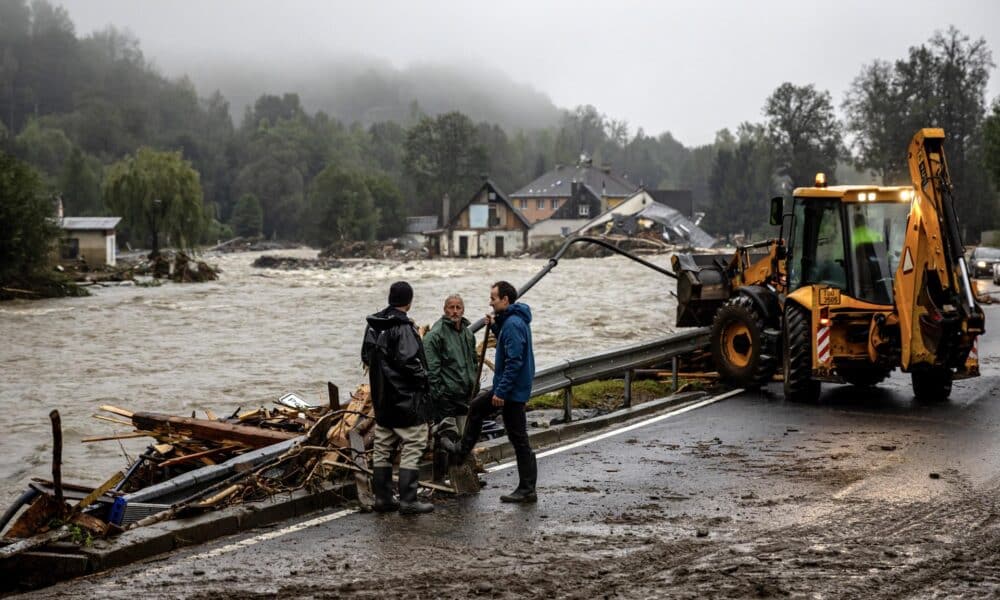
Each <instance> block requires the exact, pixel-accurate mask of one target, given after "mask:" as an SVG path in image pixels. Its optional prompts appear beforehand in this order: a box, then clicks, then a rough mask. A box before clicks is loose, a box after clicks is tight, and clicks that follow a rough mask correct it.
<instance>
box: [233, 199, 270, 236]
mask: <svg viewBox="0 0 1000 600" xmlns="http://www.w3.org/2000/svg"><path fill="white" fill-rule="evenodd" d="M229 222H230V225H232V226H233V232H234V233H235V234H236V235H239V236H243V237H257V236H259V235H260V234H261V231H263V227H264V211H263V210H261V208H260V200H258V199H257V196H254V195H253V194H243V195H242V196H240V199H239V200H237V201H236V207H235V208H233V217H232V218H231V219H230V221H229Z"/></svg>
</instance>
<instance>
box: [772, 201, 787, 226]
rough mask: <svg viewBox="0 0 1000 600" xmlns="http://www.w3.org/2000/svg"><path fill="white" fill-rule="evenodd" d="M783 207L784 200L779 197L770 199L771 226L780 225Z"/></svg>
mask: <svg viewBox="0 0 1000 600" xmlns="http://www.w3.org/2000/svg"><path fill="white" fill-rule="evenodd" d="M784 205H785V199H784V198H782V197H781V196H775V197H774V198H771V225H781V215H782V211H783V209H784Z"/></svg>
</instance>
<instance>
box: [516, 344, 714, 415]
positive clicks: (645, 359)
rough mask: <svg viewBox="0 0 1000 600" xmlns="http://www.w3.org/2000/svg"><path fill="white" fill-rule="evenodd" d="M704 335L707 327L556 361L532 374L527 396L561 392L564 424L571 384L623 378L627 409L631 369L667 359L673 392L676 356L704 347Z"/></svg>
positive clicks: (569, 410)
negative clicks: (672, 378)
mask: <svg viewBox="0 0 1000 600" xmlns="http://www.w3.org/2000/svg"><path fill="white" fill-rule="evenodd" d="M708 334H709V328H708V327H700V328H698V329H690V330H687V331H684V332H682V333H675V334H672V335H668V336H666V337H663V338H660V339H658V340H653V341H650V342H642V343H639V344H635V345H632V346H625V347H623V348H616V349H614V350H608V351H605V352H601V353H598V354H593V355H590V356H584V357H582V358H574V359H570V360H563V361H560V362H558V363H556V364H554V365H551V366H548V367H545V368H544V369H542V370H540V371H536V372H535V380H534V382H533V383H532V386H531V395H532V397H534V396H540V395H542V394H550V393H552V392H558V391H559V390H563V392H564V396H563V418H564V420H565V421H567V422H568V421H570V420H572V410H573V393H572V387H573V386H574V385H579V384H581V383H587V382H589V381H596V380H598V379H608V378H611V377H616V376H620V375H624V377H625V406H626V407H627V406H631V404H632V371H633V370H634V369H641V368H644V367H651V366H655V365H662V364H664V363H665V362H666V361H668V360H670V361H671V370H672V372H673V376H674V389H676V388H677V357H678V356H680V355H681V354H685V353H687V352H691V351H693V350H700V349H702V348H706V347H708Z"/></svg>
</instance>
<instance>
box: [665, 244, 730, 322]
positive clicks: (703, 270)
mask: <svg viewBox="0 0 1000 600" xmlns="http://www.w3.org/2000/svg"><path fill="white" fill-rule="evenodd" d="M730 260H732V255H731V254H675V255H674V256H673V258H672V264H673V268H674V273H676V274H677V326H678V327H705V326H708V325H711V324H712V319H714V318H715V313H716V311H717V310H719V308H720V307H721V306H722V305H723V304H724V303H725V302H726V300H728V299H729V296H730V295H731V290H730V284H729V277H727V276H726V273H725V268H726V264H727V263H728V262H729V261H730Z"/></svg>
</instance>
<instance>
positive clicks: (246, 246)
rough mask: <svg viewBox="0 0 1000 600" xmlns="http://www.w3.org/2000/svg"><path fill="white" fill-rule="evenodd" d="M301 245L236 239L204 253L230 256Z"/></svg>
mask: <svg viewBox="0 0 1000 600" xmlns="http://www.w3.org/2000/svg"><path fill="white" fill-rule="evenodd" d="M301 247H302V246H301V244H297V243H295V242H282V241H279V240H266V239H264V238H262V237H249V238H247V237H236V238H233V239H231V240H227V241H225V242H222V243H221V244H217V245H215V246H212V247H211V248H209V249H207V250H206V252H218V253H220V254H231V253H233V252H266V251H270V250H292V249H295V248H301Z"/></svg>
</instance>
